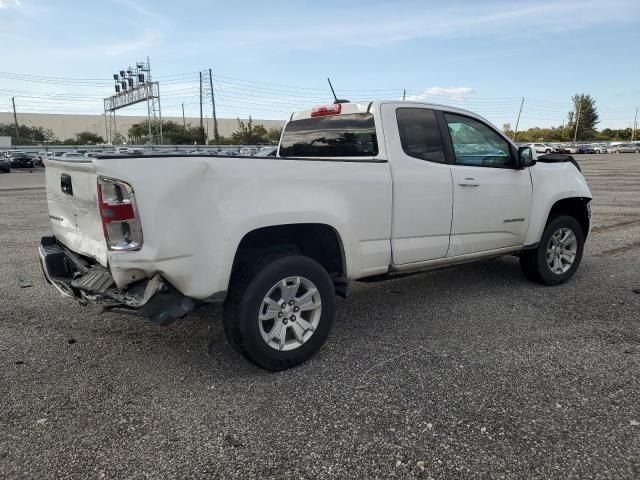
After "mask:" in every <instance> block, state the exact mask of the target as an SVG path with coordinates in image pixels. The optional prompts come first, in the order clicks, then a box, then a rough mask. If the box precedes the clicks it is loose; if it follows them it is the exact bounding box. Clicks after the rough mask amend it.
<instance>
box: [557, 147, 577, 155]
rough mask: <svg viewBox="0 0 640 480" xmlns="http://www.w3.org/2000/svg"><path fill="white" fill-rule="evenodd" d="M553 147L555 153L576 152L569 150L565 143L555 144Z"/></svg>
mask: <svg viewBox="0 0 640 480" xmlns="http://www.w3.org/2000/svg"><path fill="white" fill-rule="evenodd" d="M554 149H555V153H576V152H571V151H570V149H569V147H568V146H567V145H556V146H555V147H554Z"/></svg>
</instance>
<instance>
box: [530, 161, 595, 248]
mask: <svg viewBox="0 0 640 480" xmlns="http://www.w3.org/2000/svg"><path fill="white" fill-rule="evenodd" d="M531 180H532V182H533V194H532V206H531V217H530V221H529V229H528V231H527V237H526V240H525V245H533V244H535V243H537V242H539V241H540V238H542V232H543V231H544V227H545V226H546V224H547V219H548V218H549V212H550V211H551V209H552V208H553V205H555V204H556V203H557V202H558V201H559V200H564V199H566V198H589V199H590V198H592V195H591V191H590V190H589V185H588V184H587V181H586V179H585V178H584V176H583V175H582V173H580V171H578V169H577V168H576V167H575V166H574V165H573V164H572V163H569V162H564V163H542V162H538V163H536V164H535V165H534V166H533V167H531Z"/></svg>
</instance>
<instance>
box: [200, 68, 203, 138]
mask: <svg viewBox="0 0 640 480" xmlns="http://www.w3.org/2000/svg"><path fill="white" fill-rule="evenodd" d="M200 138H201V139H202V144H203V145H204V124H203V123H202V72H200Z"/></svg>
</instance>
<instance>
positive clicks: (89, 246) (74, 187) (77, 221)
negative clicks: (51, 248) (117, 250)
mask: <svg viewBox="0 0 640 480" xmlns="http://www.w3.org/2000/svg"><path fill="white" fill-rule="evenodd" d="M45 165H46V169H45V179H46V188H47V207H48V209H49V219H50V220H51V229H52V230H53V234H54V236H55V237H56V239H58V241H60V242H62V243H63V244H64V245H65V246H66V247H67V248H69V249H70V250H72V251H74V252H76V253H78V254H81V255H86V256H89V257H92V258H94V259H95V260H96V261H98V262H99V263H100V264H101V265H103V266H107V245H106V242H105V239H104V233H103V230H102V221H101V219H100V211H99V209H98V190H97V174H96V168H95V165H94V164H93V163H92V162H91V160H89V159H88V161H82V162H78V161H59V160H46V161H45Z"/></svg>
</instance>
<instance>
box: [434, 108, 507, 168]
mask: <svg viewBox="0 0 640 480" xmlns="http://www.w3.org/2000/svg"><path fill="white" fill-rule="evenodd" d="M444 117H445V119H446V121H447V125H448V126H449V132H450V133H451V140H452V142H453V150H454V153H455V156H456V163H457V164H459V165H470V166H476V167H515V165H516V163H515V159H513V158H512V157H511V155H510V153H509V143H508V142H507V141H506V140H505V139H504V138H502V137H501V136H500V135H498V134H497V133H496V132H495V131H494V130H493V129H491V128H489V127H488V126H487V125H485V124H484V123H482V122H479V121H478V120H474V119H473V118H469V117H463V116H461V115H455V114H452V113H445V114H444Z"/></svg>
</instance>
